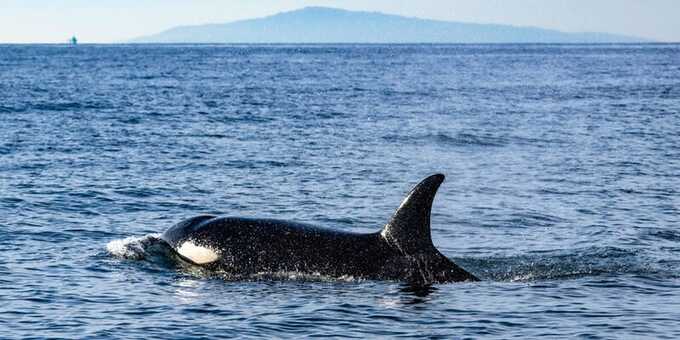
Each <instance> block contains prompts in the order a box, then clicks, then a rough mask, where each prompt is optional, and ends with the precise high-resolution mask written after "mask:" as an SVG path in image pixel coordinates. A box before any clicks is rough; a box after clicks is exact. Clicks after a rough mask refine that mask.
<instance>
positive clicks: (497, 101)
mask: <svg viewBox="0 0 680 340" xmlns="http://www.w3.org/2000/svg"><path fill="white" fill-rule="evenodd" d="M678 56H680V46H678V45H663V44H660V45H656V44H652V45H357V46H353V45H340V46H326V45H312V46H304V45H290V46H288V45H273V46H266V45H265V46H258V45H246V46H238V45H233V46H222V45H134V46H125V45H121V46H97V45H91V46H88V45H82V46H78V47H76V48H73V47H67V46H58V45H55V46H40V45H35V46H33V45H27V46H20V45H3V46H0V126H1V128H0V254H1V255H2V256H0V300H1V301H2V304H0V329H2V337H9V338H23V337H29V336H40V337H65V338H97V337H103V338H108V337H118V338H168V337H196V338H199V337H239V338H240V337H271V336H277V337H290V338H295V337H300V336H345V337H357V338H365V337H398V336H404V337H432V338H451V337H461V338H486V337H497V338H508V337H520V338H535V337H548V338H574V337H584V338H601V337H604V338H645V337H648V338H664V337H665V338H678V337H680V326H679V324H678V321H677V320H680V275H679V274H678V273H679V270H680V231H679V230H680V229H679V227H680V223H679V217H678V216H680V192H679V190H680V186H679V184H680V178H679V177H680V115H679V113H680V112H678V111H679V110H680V81H679V79H680V59H679V58H678ZM434 172H443V173H445V174H447V180H446V182H445V183H444V185H443V186H442V188H441V190H440V193H439V195H438V197H437V199H436V201H435V204H434V209H433V215H432V219H433V222H432V225H433V236H434V242H435V244H436V245H437V246H438V247H439V248H440V249H441V250H442V252H443V253H445V254H446V255H447V256H449V257H451V258H453V259H454V260H455V261H456V262H458V263H460V264H461V265H462V266H464V267H465V268H467V269H469V271H471V272H473V273H474V274H476V275H478V276H479V277H481V278H482V279H483V280H484V281H483V282H481V283H462V284H448V285H436V286H432V287H409V286H405V285H403V284H400V283H396V282H373V281H356V280H352V279H351V278H348V279H346V280H332V279H329V278H323V277H315V276H305V275H299V274H295V273H280V275H264V276H262V277H258V278H252V279H251V280H245V281H243V280H229V279H226V278H224V277H219V276H215V275H210V274H209V273H204V272H201V271H200V270H196V269H195V268H193V269H192V268H186V267H183V266H181V265H178V264H177V263H176V262H174V261H173V260H172V258H170V257H168V256H167V253H166V251H167V249H164V248H163V247H162V246H160V245H159V244H158V243H157V242H154V241H153V240H154V235H157V234H158V233H160V232H162V231H163V230H164V229H166V228H167V227H169V226H170V225H172V224H173V223H175V222H177V221H179V220H181V219H183V218H186V217H190V216H193V215H197V214H201V213H212V214H224V215H237V216H256V217H270V218H271V217H275V218H283V219H292V220H297V221H302V222H308V223H315V224H320V225H324V226H329V227H334V228H338V229H344V230H350V231H357V232H368V231H375V230H377V229H378V228H380V227H381V226H382V225H383V224H384V223H385V222H386V221H387V219H388V218H389V216H390V215H391V213H392V212H393V210H394V209H395V208H396V207H397V206H398V204H399V202H400V200H401V198H402V196H403V195H404V194H405V193H406V191H407V190H409V189H410V187H411V186H412V185H413V184H415V183H416V182H418V181H419V180H420V179H422V178H424V177H425V176H427V175H429V174H431V173H434Z"/></svg>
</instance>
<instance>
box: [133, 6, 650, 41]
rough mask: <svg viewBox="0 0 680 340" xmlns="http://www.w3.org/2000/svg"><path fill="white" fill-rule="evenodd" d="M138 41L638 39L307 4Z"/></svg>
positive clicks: (165, 32) (168, 31)
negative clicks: (258, 16) (273, 13)
mask: <svg viewBox="0 0 680 340" xmlns="http://www.w3.org/2000/svg"><path fill="white" fill-rule="evenodd" d="M131 42H133V43H634V42H649V40H648V39H643V38H637V37H630V36H624V35H617V34H609V33H596V32H584V33H568V32H561V31H556V30H550V29H543V28H538V27H518V26H510V25H495V24H473V23H463V22H450V21H439V20H428V19H419V18H410V17H403V16H398V15H390V14H383V13H378V12H359V11H348V10H343V9H337V8H328V7H305V8H302V9H299V10H295V11H290V12H283V13H279V14H275V15H272V16H268V17H264V18H257V19H248V20H241V21H234V22H230V23H224V24H206V25H198V26H178V27H175V28H171V29H168V30H166V31H163V32H160V33H158V34H154V35H150V36H145V37H140V38H136V39H133V40H132V41H131Z"/></svg>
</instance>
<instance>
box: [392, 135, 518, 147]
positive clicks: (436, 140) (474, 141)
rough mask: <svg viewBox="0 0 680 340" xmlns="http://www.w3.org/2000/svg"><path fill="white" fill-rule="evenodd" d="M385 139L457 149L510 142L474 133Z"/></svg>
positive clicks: (499, 145)
mask: <svg viewBox="0 0 680 340" xmlns="http://www.w3.org/2000/svg"><path fill="white" fill-rule="evenodd" d="M383 139H385V140H387V141H403V142H416V143H428V144H437V145H445V146H455V147H468V146H479V147H502V146H505V145H506V144H508V141H507V140H505V139H504V138H501V137H494V136H488V135H476V134H472V133H464V132H461V133H457V134H455V135H448V134H446V133H435V134H431V133H430V134H425V135H420V136H400V135H389V136H384V137H383Z"/></svg>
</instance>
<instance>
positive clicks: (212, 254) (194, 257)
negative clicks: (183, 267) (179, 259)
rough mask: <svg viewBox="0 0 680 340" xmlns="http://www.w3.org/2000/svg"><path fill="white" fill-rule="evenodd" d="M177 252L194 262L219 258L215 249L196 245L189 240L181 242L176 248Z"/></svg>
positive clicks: (203, 262)
mask: <svg viewBox="0 0 680 340" xmlns="http://www.w3.org/2000/svg"><path fill="white" fill-rule="evenodd" d="M177 252H178V253H179V254H180V255H182V256H183V257H185V258H187V259H189V260H191V262H193V263H196V264H206V263H210V262H215V261H217V259H218V258H219V255H218V254H217V252H216V251H214V250H212V249H210V248H206V247H202V246H197V245H195V244H194V243H193V242H191V241H186V242H184V243H182V245H181V246H180V247H179V248H177Z"/></svg>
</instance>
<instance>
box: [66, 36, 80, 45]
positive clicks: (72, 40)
mask: <svg viewBox="0 0 680 340" xmlns="http://www.w3.org/2000/svg"><path fill="white" fill-rule="evenodd" d="M68 41H69V43H70V44H71V45H78V39H76V36H75V35H74V36H72V37H71V39H69V40H68Z"/></svg>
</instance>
